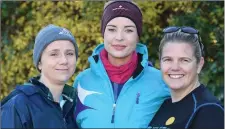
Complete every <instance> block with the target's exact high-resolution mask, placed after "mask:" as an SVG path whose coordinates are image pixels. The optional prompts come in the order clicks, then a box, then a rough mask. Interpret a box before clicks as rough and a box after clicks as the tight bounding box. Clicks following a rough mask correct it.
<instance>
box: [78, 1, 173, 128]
mask: <svg viewBox="0 0 225 129" xmlns="http://www.w3.org/2000/svg"><path fill="white" fill-rule="evenodd" d="M101 32H102V36H103V38H104V43H103V44H100V45H98V46H97V47H96V48H95V50H94V52H93V54H92V56H90V57H89V62H90V68H89V69H87V70H85V71H83V72H82V73H80V74H79V75H78V77H77V78H76V80H75V82H74V87H76V88H77V90H78V99H77V106H76V113H75V118H76V122H77V124H78V126H80V127H81V128H146V127H147V126H148V123H149V121H151V119H152V117H153V116H154V114H155V113H156V111H157V110H158V108H159V107H160V105H161V104H162V102H163V101H164V100H165V99H166V98H167V97H168V96H169V92H168V89H167V87H166V85H165V84H164V82H163V81H162V79H161V78H162V77H161V74H160V72H159V70H157V69H155V68H154V67H152V66H151V65H150V64H149V63H148V51H147V47H146V46H145V45H143V44H141V43H139V38H140V36H141V33H142V13H141V11H140V9H139V8H138V6H137V5H136V4H134V3H132V2H131V1H124V0H123V1H121V0H120V1H113V2H112V1H111V2H109V3H106V5H105V8H104V12H103V15H102V21H101Z"/></svg>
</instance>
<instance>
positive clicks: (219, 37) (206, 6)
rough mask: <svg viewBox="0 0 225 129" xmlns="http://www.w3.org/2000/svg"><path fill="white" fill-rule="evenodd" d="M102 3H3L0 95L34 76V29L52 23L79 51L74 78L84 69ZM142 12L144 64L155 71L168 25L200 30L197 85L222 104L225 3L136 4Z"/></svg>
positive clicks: (96, 40)
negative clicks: (201, 49) (72, 37)
mask: <svg viewBox="0 0 225 129" xmlns="http://www.w3.org/2000/svg"><path fill="white" fill-rule="evenodd" d="M104 3H105V1H64V2H57V1H48V2H45V1H39V2H37V1H30V2H26V1H2V2H1V53H0V54H1V95H0V99H2V98H3V97H5V96H6V95H8V94H9V92H10V91H11V90H12V89H13V88H15V86H16V85H17V84H23V83H25V82H26V81H27V80H28V79H29V78H30V77H32V76H36V75H38V74H39V73H38V71H37V70H36V69H35V67H34V65H33V62H32V49H33V45H34V39H35V36H36V34H37V33H38V31H39V30H40V29H41V28H42V27H44V26H46V25H48V24H56V25H59V26H62V27H65V28H67V29H69V30H71V31H72V33H73V35H75V37H76V41H77V43H78V47H79V58H78V62H77V69H76V73H75V75H74V76H73V78H72V79H71V80H70V81H69V83H68V84H70V85H72V83H73V80H74V79H75V77H76V75H77V74H78V73H79V72H81V71H83V70H84V69H86V68H87V67H88V66H89V63H88V60H87V59H88V57H89V56H90V55H91V53H92V50H93V49H94V48H95V47H96V46H97V45H98V44H99V43H102V42H103V39H102V37H101V33H100V23H101V21H100V20H101V15H102V12H103V6H104ZM136 3H137V4H138V5H139V7H140V8H141V10H142V13H143V23H144V24H143V35H142V37H141V39H140V42H142V43H143V44H145V45H147V47H148V50H149V61H151V62H152V63H153V64H154V66H155V67H156V68H158V69H160V68H159V60H158V46H159V42H160V39H161V38H162V34H163V33H162V29H163V28H165V27H167V26H192V27H194V28H196V29H198V30H199V31H200V35H201V38H202V41H203V44H204V51H205V65H204V68H203V71H202V72H201V74H200V81H201V83H203V84H205V85H207V87H208V88H209V89H210V90H211V91H212V92H213V94H214V95H216V96H217V97H218V98H219V99H220V100H221V101H222V102H223V101H224V1H186V2H185V1H172V2H171V1H170V2H168V1H167V2H166V1H160V2H157V1H138V0H137V1H136Z"/></svg>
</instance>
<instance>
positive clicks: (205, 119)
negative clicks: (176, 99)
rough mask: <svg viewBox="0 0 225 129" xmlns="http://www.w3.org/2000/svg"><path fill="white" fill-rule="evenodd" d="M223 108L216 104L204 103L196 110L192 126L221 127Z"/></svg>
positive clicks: (218, 128)
mask: <svg viewBox="0 0 225 129" xmlns="http://www.w3.org/2000/svg"><path fill="white" fill-rule="evenodd" d="M223 124H224V109H223V107H222V106H220V105H217V104H208V105H204V106H202V107H201V108H199V110H198V111H197V112H196V114H195V117H194V118H193V122H192V124H191V127H192V128H206V129H207V128H210V129H211V128H217V129H220V128H223Z"/></svg>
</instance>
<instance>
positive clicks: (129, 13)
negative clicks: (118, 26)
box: [101, 0, 142, 37]
mask: <svg viewBox="0 0 225 129" xmlns="http://www.w3.org/2000/svg"><path fill="white" fill-rule="evenodd" d="M115 17H126V18H129V19H130V20H131V21H133V22H134V24H135V25H136V28H137V33H138V36H139V37H140V35H141V33H142V13H141V10H140V9H139V8H138V6H137V5H135V4H133V3H132V2H131V1H125V0H124V1H121V0H120V1H114V2H112V3H110V4H109V5H107V6H106V7H105V9H104V12H103V15H102V22H101V33H102V36H103V37H104V32H105V28H106V25H107V24H108V22H109V21H111V20H112V19H113V18H115Z"/></svg>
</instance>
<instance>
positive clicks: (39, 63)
mask: <svg viewBox="0 0 225 129" xmlns="http://www.w3.org/2000/svg"><path fill="white" fill-rule="evenodd" d="M37 67H38V69H39V70H40V71H41V62H40V61H39V62H38V66H37Z"/></svg>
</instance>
